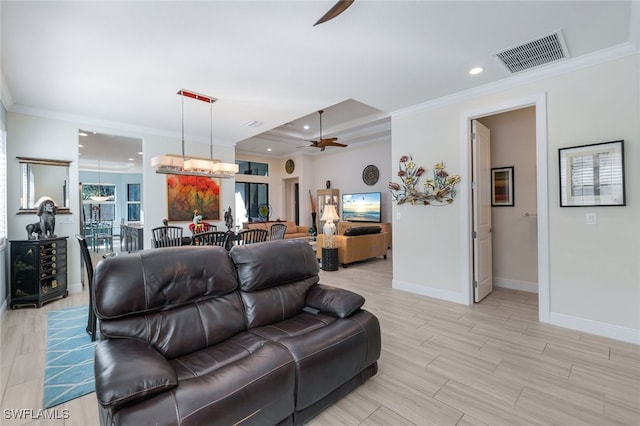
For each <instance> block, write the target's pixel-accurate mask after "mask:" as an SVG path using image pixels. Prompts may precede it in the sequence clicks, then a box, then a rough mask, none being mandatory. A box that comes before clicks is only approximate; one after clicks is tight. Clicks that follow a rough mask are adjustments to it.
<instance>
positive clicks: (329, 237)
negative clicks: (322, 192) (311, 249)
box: [320, 204, 340, 247]
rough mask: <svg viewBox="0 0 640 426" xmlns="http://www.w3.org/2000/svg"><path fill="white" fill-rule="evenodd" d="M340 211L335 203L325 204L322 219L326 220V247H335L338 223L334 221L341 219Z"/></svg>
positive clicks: (324, 228)
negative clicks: (334, 238) (334, 240)
mask: <svg viewBox="0 0 640 426" xmlns="http://www.w3.org/2000/svg"><path fill="white" fill-rule="evenodd" d="M339 219H340V217H338V212H337V211H336V206H334V205H333V204H328V205H326V206H324V211H323V212H322V217H321V218H320V220H324V221H325V223H324V227H323V228H322V230H323V231H324V234H325V236H326V237H325V244H324V246H325V247H333V236H334V235H335V233H336V225H335V223H333V221H334V220H339Z"/></svg>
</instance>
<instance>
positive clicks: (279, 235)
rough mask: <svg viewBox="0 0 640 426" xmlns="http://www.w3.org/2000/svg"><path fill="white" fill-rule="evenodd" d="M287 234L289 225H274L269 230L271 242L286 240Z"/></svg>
mask: <svg viewBox="0 0 640 426" xmlns="http://www.w3.org/2000/svg"><path fill="white" fill-rule="evenodd" d="M286 233H287V225H285V224H284V223H274V224H273V225H271V227H270V228H269V240H284V234H286Z"/></svg>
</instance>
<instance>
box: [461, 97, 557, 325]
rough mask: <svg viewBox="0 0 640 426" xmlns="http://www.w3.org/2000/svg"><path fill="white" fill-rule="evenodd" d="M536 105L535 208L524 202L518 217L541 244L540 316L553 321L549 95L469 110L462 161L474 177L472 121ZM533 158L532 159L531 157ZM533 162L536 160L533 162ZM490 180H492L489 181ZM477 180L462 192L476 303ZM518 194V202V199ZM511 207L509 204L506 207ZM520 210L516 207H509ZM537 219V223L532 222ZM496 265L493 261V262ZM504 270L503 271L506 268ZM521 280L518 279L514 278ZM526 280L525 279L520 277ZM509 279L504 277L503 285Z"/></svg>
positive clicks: (468, 280)
mask: <svg viewBox="0 0 640 426" xmlns="http://www.w3.org/2000/svg"><path fill="white" fill-rule="evenodd" d="M527 107H533V110H534V115H535V119H534V120H535V166H534V168H535V178H534V177H533V176H532V177H531V179H533V180H534V181H535V189H533V192H534V193H535V195H534V197H535V210H533V209H531V208H529V207H528V206H526V205H523V206H521V207H523V211H522V212H521V213H522V216H521V217H519V218H518V220H520V222H521V223H520V225H521V226H522V227H523V229H524V227H528V228H527V229H528V230H527V232H533V233H534V235H535V237H536V240H537V246H536V247H535V248H534V250H535V252H536V254H537V262H536V263H537V265H535V266H534V269H535V271H534V272H535V274H536V275H537V289H538V319H539V320H540V321H541V322H549V255H548V253H549V220H548V182H547V164H548V158H547V119H546V97H545V95H544V94H541V95H537V96H531V97H527V98H523V99H515V100H512V101H509V102H506V103H504V104H500V105H495V106H492V107H491V106H489V107H486V108H482V109H478V110H474V111H468V112H466V113H463V114H462V115H461V121H460V125H461V132H460V134H461V135H462V136H461V140H460V144H461V150H460V152H461V164H462V167H463V169H464V168H466V170H467V171H468V175H469V176H473V152H472V149H471V146H472V131H471V127H472V121H473V120H480V121H482V120H483V119H486V118H487V117H492V116H496V115H498V114H501V113H507V112H509V111H516V110H521V109H523V108H527ZM530 161H531V160H530ZM531 163H533V161H531ZM489 182H490V180H489ZM474 186H476V183H475V182H470V183H469V185H467V186H466V188H464V189H463V190H462V191H461V194H460V195H462V196H463V197H461V201H462V204H463V205H462V211H463V214H462V222H461V227H462V233H461V235H462V237H461V238H462V242H461V248H462V251H463V255H464V256H466V258H467V259H468V265H467V266H466V267H463V271H462V274H461V286H462V292H463V294H466V295H467V297H466V300H467V303H468V304H472V303H474V296H475V294H474V293H475V288H474V275H475V274H474V258H475V257H476V253H475V252H474V235H473V232H474V202H475V200H474V198H473V191H472V187H474ZM517 197H518V195H517V193H516V194H515V195H514V199H515V200H516V201H515V202H516V203H517V200H518V198H517ZM516 205H517V204H516ZM505 208H507V207H505ZM509 208H511V209H514V210H513V212H516V211H518V212H519V210H516V209H515V207H509ZM527 213H528V214H527ZM532 222H534V223H532ZM492 264H493V263H492ZM500 273H503V272H502V271H501V272H500ZM512 281H513V282H517V281H518V280H515V279H514V280H512ZM520 281H523V282H524V281H525V280H520ZM505 282H506V281H505V280H502V281H501V282H500V284H501V285H504V283H505Z"/></svg>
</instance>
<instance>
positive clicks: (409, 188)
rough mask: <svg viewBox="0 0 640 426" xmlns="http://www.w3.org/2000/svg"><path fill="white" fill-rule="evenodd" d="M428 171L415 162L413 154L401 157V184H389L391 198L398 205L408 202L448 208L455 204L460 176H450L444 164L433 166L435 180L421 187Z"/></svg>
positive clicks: (399, 174) (399, 173) (430, 180)
mask: <svg viewBox="0 0 640 426" xmlns="http://www.w3.org/2000/svg"><path fill="white" fill-rule="evenodd" d="M426 171H427V169H425V168H424V167H422V166H417V165H416V164H415V163H414V162H413V157H411V154H409V155H403V156H402V157H400V162H399V165H398V177H399V178H400V181H401V183H395V182H390V183H389V189H390V190H391V196H392V197H393V199H394V200H395V201H396V202H397V203H398V205H400V204H404V203H407V202H408V203H411V204H422V205H425V206H426V205H430V206H446V205H448V204H451V203H453V199H454V198H455V197H456V184H458V183H460V176H459V175H449V173H448V172H447V171H446V170H445V169H444V162H440V163H437V164H436V165H435V166H433V179H426V180H425V181H424V183H423V184H422V185H420V178H421V177H422V176H423V175H424V174H425V173H426Z"/></svg>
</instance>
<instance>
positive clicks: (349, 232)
mask: <svg viewBox="0 0 640 426" xmlns="http://www.w3.org/2000/svg"><path fill="white" fill-rule="evenodd" d="M381 229H382V228H380V227H379V226H358V227H353V228H347V229H346V230H345V231H344V235H345V236H347V237H354V236H356V235H368V234H379V233H380V231H381Z"/></svg>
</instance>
